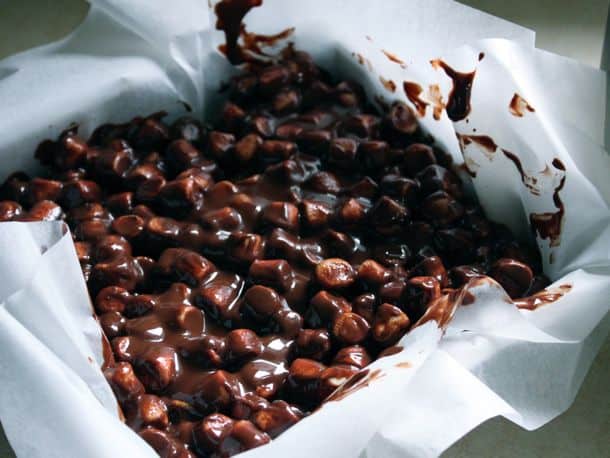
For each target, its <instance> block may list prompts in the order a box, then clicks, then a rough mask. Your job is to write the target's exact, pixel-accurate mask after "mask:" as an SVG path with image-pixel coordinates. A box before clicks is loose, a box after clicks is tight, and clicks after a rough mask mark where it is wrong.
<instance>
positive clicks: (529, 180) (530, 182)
mask: <svg viewBox="0 0 610 458" xmlns="http://www.w3.org/2000/svg"><path fill="white" fill-rule="evenodd" d="M502 152H503V153H504V156H506V157H507V158H508V159H509V160H510V161H512V163H513V164H515V167H516V168H517V171H518V172H519V175H520V176H521V182H522V183H523V184H524V185H525V187H526V188H527V189H529V191H530V192H531V193H532V194H534V195H535V196H539V195H540V189H539V188H538V187H537V186H536V185H537V183H538V179H537V178H536V177H533V176H531V175H528V174H527V173H525V171H524V170H523V165H522V164H521V160H520V159H519V157H518V156H517V155H516V154H514V153H511V152H510V151H507V150H505V149H503V150H502Z"/></svg>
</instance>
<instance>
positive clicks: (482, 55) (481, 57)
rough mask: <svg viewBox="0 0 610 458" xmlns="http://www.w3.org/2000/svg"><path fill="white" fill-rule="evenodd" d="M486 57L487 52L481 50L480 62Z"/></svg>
mask: <svg viewBox="0 0 610 458" xmlns="http://www.w3.org/2000/svg"><path fill="white" fill-rule="evenodd" d="M484 58H485V53H484V52H480V53H479V62H481V61H482V60H483V59H484Z"/></svg>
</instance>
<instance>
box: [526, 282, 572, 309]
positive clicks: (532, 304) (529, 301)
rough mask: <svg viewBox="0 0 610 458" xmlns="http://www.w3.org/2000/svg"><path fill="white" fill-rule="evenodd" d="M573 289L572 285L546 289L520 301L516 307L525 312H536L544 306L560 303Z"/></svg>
mask: <svg viewBox="0 0 610 458" xmlns="http://www.w3.org/2000/svg"><path fill="white" fill-rule="evenodd" d="M571 289H572V285H570V284H565V285H559V286H558V287H557V288H546V289H543V290H542V291H540V292H539V293H536V294H533V295H531V296H529V297H525V298H523V299H518V300H516V301H514V302H515V305H516V306H517V307H518V308H520V309H523V310H536V309H537V308H538V307H542V306H543V305H547V304H551V303H553V302H555V301H558V300H559V299H561V298H562V297H563V296H565V295H566V294H567V293H569V292H570V290H571Z"/></svg>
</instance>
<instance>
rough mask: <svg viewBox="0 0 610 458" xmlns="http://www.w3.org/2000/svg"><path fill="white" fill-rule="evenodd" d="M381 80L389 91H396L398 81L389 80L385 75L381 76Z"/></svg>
mask: <svg viewBox="0 0 610 458" xmlns="http://www.w3.org/2000/svg"><path fill="white" fill-rule="evenodd" d="M379 81H381V84H382V85H383V87H384V88H386V89H387V90H388V91H390V92H396V83H395V82H394V81H392V80H387V79H385V78H384V77H383V76H380V77H379Z"/></svg>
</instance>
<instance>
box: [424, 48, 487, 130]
mask: <svg viewBox="0 0 610 458" xmlns="http://www.w3.org/2000/svg"><path fill="white" fill-rule="evenodd" d="M431 64H432V66H433V67H434V68H435V69H438V68H442V69H443V70H444V71H445V73H446V74H447V76H448V77H449V78H451V79H452V80H453V88H452V89H451V92H450V93H449V98H448V99H447V115H448V116H449V119H451V120H452V121H454V122H455V121H462V120H463V119H465V118H466V117H467V116H468V115H469V114H470V110H471V106H470V96H471V94H472V84H473V82H474V77H475V74H476V70H475V71H473V72H471V73H461V72H458V71H455V70H454V69H453V68H451V67H450V66H449V65H447V64H446V63H445V62H444V61H442V60H440V59H435V60H432V61H431Z"/></svg>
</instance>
